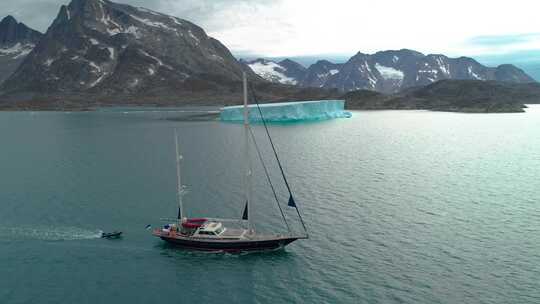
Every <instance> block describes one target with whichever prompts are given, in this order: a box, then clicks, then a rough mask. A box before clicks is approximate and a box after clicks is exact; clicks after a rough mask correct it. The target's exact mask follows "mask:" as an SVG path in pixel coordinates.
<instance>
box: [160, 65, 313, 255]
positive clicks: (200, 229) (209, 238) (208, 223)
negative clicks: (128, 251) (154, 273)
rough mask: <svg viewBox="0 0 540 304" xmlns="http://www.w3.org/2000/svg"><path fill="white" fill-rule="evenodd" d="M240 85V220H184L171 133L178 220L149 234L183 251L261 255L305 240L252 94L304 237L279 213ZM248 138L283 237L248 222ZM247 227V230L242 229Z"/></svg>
mask: <svg viewBox="0 0 540 304" xmlns="http://www.w3.org/2000/svg"><path fill="white" fill-rule="evenodd" d="M243 84H244V144H245V147H244V150H245V160H246V168H245V176H244V187H245V201H246V205H245V207H244V212H243V215H242V218H241V219H217V218H188V217H185V216H184V215H185V213H184V205H183V199H182V198H183V196H184V194H185V187H184V186H183V185H182V182H181V175H180V165H181V161H182V156H181V155H180V154H179V148H178V137H177V134H176V132H175V144H176V173H177V181H178V191H177V196H178V217H177V218H176V219H174V221H173V222H172V223H169V224H167V225H165V226H163V227H160V228H158V229H155V230H154V231H153V232H152V234H153V235H154V236H156V237H159V238H161V239H162V240H164V241H166V242H168V243H172V244H175V245H178V246H181V247H183V248H188V249H194V250H205V251H225V252H242V251H261V250H275V249H280V248H283V247H285V246H286V245H288V244H290V243H292V242H294V241H296V240H298V239H307V238H308V237H309V236H308V233H307V229H306V226H305V224H304V221H303V219H302V216H301V214H300V212H299V210H298V206H297V204H296V202H295V200H294V198H293V195H292V191H291V189H290V186H289V183H288V181H287V178H286V177H285V174H284V171H283V167H282V166H281V162H280V160H279V157H278V155H277V152H276V149H275V146H274V143H273V141H272V138H271V137H270V133H269V131H268V127H267V125H266V121H265V120H264V117H263V113H262V111H261V109H260V107H259V103H258V101H257V99H256V97H255V95H254V94H253V97H254V99H255V101H256V102H257V109H258V111H259V114H260V116H261V118H262V122H263V125H264V128H265V131H266V134H267V136H268V138H269V141H270V144H271V146H272V150H273V152H274V156H275V157H276V161H277V164H278V165H279V169H280V171H281V174H282V177H283V180H284V182H285V185H286V187H287V189H288V191H289V201H288V204H287V205H288V206H289V207H292V208H295V209H296V212H297V214H298V216H299V219H300V221H301V224H302V227H303V229H304V235H301V236H298V235H294V233H292V232H291V229H290V227H289V224H288V223H287V219H286V217H285V214H284V212H283V209H282V207H281V205H280V204H279V200H278V195H277V194H276V192H275V189H274V186H273V184H272V181H271V179H270V175H269V174H268V169H267V167H266V164H265V162H264V160H263V159H262V154H261V153H260V151H259V148H258V146H257V143H256V141H255V136H254V133H253V132H252V130H251V127H250V123H249V109H248V88H247V78H246V74H245V73H244V75H243ZM250 136H251V138H252V140H253V142H254V145H255V148H256V150H257V155H258V157H259V160H260V161H261V162H262V165H263V168H264V171H265V174H266V177H267V181H268V183H269V185H270V187H271V188H272V192H273V194H274V199H275V201H276V203H277V206H278V208H279V210H280V213H281V216H282V218H283V220H284V222H285V224H286V226H287V230H288V232H287V233H286V234H264V233H259V232H257V231H256V229H255V225H254V223H253V222H252V216H251V214H252V209H253V208H252V207H253V206H252V204H251V202H252V190H251V188H252V187H251V177H252V174H251V161H250V157H249V156H250V145H249V137H250ZM246 225H247V227H246Z"/></svg>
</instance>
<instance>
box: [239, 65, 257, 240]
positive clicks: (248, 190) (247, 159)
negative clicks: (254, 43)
mask: <svg viewBox="0 0 540 304" xmlns="http://www.w3.org/2000/svg"><path fill="white" fill-rule="evenodd" d="M242 76H243V81H244V143H245V148H244V149H245V150H244V152H245V155H244V156H245V157H244V160H245V162H246V172H245V178H244V187H245V189H244V190H245V195H246V208H247V221H248V231H249V232H250V233H255V228H254V227H253V225H252V220H251V215H252V214H253V210H252V208H251V206H252V205H251V198H252V187H251V158H250V154H249V108H248V89H247V77H246V72H244V73H243V75H242Z"/></svg>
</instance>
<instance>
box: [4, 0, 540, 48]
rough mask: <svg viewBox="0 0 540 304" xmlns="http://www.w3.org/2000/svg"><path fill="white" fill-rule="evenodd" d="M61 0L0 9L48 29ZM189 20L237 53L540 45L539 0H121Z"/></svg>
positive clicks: (9, 0) (19, 0) (14, 2)
mask: <svg viewBox="0 0 540 304" xmlns="http://www.w3.org/2000/svg"><path fill="white" fill-rule="evenodd" d="M68 2H69V1H62V0H1V1H0V14H2V15H7V14H12V15H14V16H15V17H16V18H17V19H19V20H20V21H22V22H24V23H26V24H28V25H30V26H31V27H34V28H36V29H38V30H40V31H45V30H46V28H47V27H48V25H49V24H50V23H51V22H52V20H53V19H54V17H55V16H56V14H57V12H58V9H59V6H60V5H61V4H67V3H68ZM116 2H122V3H128V4H132V5H136V6H144V7H147V8H150V9H153V10H156V11H159V12H163V13H167V14H171V15H175V16H177V17H180V18H184V19H188V20H190V21H193V22H195V23H197V24H198V25H200V26H202V27H203V28H204V29H205V30H206V31H207V32H208V33H209V35H211V36H213V37H215V38H217V39H219V40H220V41H222V42H223V43H224V44H225V45H226V46H227V47H229V49H231V50H232V51H233V53H235V54H237V55H240V56H266V57H283V56H291V57H298V56H318V55H350V54H354V53H356V52H358V51H362V52H364V53H373V52H376V51H379V50H386V49H401V48H410V49H415V50H418V51H421V52H423V53H443V54H447V55H452V56H458V55H467V56H475V55H476V56H480V55H501V54H507V53H513V52H517V51H520V52H522V51H529V50H538V49H540V18H539V17H538V14H539V12H540V1H538V0H535V1H533V0H512V1H493V0H492V1H483V0H452V1H439V0H406V1H403V0H397V1H396V0H370V1H367V0H331V1H323V0H117V1H116Z"/></svg>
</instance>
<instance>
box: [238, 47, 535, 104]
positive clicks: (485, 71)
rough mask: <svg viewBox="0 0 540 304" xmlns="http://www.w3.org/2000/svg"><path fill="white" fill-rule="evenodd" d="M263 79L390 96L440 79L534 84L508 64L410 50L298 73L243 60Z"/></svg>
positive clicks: (288, 66)
mask: <svg viewBox="0 0 540 304" xmlns="http://www.w3.org/2000/svg"><path fill="white" fill-rule="evenodd" d="M244 63H245V64H246V65H248V66H249V67H250V68H251V69H252V70H253V71H254V72H255V73H257V74H258V75H259V76H261V77H263V78H265V79H266V80H269V81H272V82H278V83H284V84H293V85H299V86H303V87H321V88H336V89H338V90H340V91H342V92H349V91H355V90H372V91H378V92H383V93H396V92H399V91H401V90H404V89H407V88H410V87H418V86H425V85H429V84H431V83H434V82H437V81H439V80H444V79H461V80H485V81H487V80H494V81H503V82H515V83H529V82H534V79H533V78H532V77H530V76H529V75H527V74H526V73H525V72H524V71H523V70H521V69H519V68H517V67H515V66H513V65H508V64H505V65H500V66H498V67H496V68H490V67H486V66H483V65H481V64H480V63H478V62H477V61H476V60H474V59H472V58H468V57H460V58H449V57H447V56H444V55H424V54H422V53H419V52H416V51H412V50H407V49H403V50H398V51H383V52H377V53H375V54H373V55H368V54H363V53H358V54H356V55H355V56H353V57H352V58H350V59H349V60H348V61H347V62H346V63H343V64H336V63H332V62H329V61H327V60H322V61H318V62H317V63H315V64H312V65H311V66H309V67H308V68H304V67H302V66H301V65H299V64H298V63H296V62H294V61H292V60H289V59H287V60H283V61H280V62H274V61H270V60H265V59H257V60H254V61H244Z"/></svg>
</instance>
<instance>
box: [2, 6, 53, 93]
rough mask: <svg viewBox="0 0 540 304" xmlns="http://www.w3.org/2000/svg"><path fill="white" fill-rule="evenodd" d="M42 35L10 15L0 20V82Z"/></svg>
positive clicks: (11, 71)
mask: <svg viewBox="0 0 540 304" xmlns="http://www.w3.org/2000/svg"><path fill="white" fill-rule="evenodd" d="M42 35H43V34H41V33H40V32H38V31H35V30H33V29H31V28H29V27H28V26H26V25H25V24H24V23H20V22H18V21H17V20H16V19H15V18H13V17H12V16H7V17H5V18H4V19H2V21H0V83H2V82H3V81H4V80H5V79H6V78H8V77H9V76H10V75H11V74H12V73H13V72H14V71H15V70H16V69H17V68H18V67H19V65H20V64H21V62H22V61H23V60H24V58H25V57H26V56H27V55H28V54H29V53H30V52H31V51H32V50H33V49H34V47H35V46H36V44H37V43H38V42H39V40H40V39H41V36H42Z"/></svg>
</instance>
